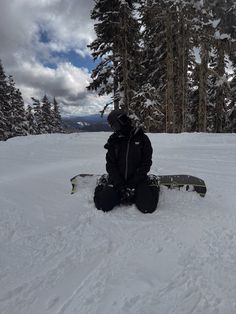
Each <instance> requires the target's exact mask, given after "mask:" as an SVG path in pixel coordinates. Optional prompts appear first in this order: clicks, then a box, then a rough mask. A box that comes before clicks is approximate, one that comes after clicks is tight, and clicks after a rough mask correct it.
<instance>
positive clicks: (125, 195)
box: [120, 187, 135, 205]
mask: <svg viewBox="0 0 236 314" xmlns="http://www.w3.org/2000/svg"><path fill="white" fill-rule="evenodd" d="M134 195H135V189H134V188H129V187H123V188H122V189H121V190H120V200H121V204H127V205H131V204H133V202H134Z"/></svg>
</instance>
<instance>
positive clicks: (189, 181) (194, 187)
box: [70, 173, 207, 197]
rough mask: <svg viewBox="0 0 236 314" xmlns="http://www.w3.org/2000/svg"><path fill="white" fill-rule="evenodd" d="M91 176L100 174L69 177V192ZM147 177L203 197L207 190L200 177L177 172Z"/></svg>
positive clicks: (155, 182) (75, 190) (172, 187)
mask: <svg viewBox="0 0 236 314" xmlns="http://www.w3.org/2000/svg"><path fill="white" fill-rule="evenodd" d="M91 177H96V178H97V179H99V178H100V177H101V175H98V174H89V173H80V174H78V175H76V176H74V177H73V178H71V179H70V181H71V184H72V191H71V194H74V193H76V192H77V191H78V189H79V185H80V183H81V184H86V182H88V181H89V179H91ZM148 177H149V181H150V184H152V185H158V186H166V187H168V188H169V189H180V188H185V190H186V191H195V192H197V193H198V194H199V195H200V196H202V197H204V196H205V195H206V192H207V188H206V184H205V182H204V181H203V180H202V179H200V178H198V177H194V176H191V175H186V174H177V175H160V176H157V175H153V174H150V175H149V176H148Z"/></svg>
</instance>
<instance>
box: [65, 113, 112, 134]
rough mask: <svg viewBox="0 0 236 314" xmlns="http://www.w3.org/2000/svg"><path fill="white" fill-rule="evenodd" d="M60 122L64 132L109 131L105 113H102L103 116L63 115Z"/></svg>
mask: <svg viewBox="0 0 236 314" xmlns="http://www.w3.org/2000/svg"><path fill="white" fill-rule="evenodd" d="M62 123H63V127H64V129H65V131H66V132H79V131H84V132H99V131H111V129H110V127H109V125H108V123H107V115H104V116H103V117H101V115H100V114H92V115H87V116H71V117H63V118H62Z"/></svg>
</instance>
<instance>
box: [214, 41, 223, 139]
mask: <svg viewBox="0 0 236 314" xmlns="http://www.w3.org/2000/svg"><path fill="white" fill-rule="evenodd" d="M223 45H224V44H223V43H222V41H221V42H219V43H218V45H217V57H218V58H217V63H218V66H217V72H218V75H219V78H218V80H221V79H222V78H223V76H224V73H225V64H224V59H225V53H224V46H223ZM224 105H225V98H224V84H223V81H221V82H219V85H218V88H217V97H216V121H215V132H217V133H220V132H222V129H223V121H222V118H223V110H224Z"/></svg>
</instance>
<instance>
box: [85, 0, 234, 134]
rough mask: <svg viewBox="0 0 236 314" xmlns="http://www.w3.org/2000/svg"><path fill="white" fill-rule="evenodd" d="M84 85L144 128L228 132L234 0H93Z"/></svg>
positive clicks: (230, 123) (231, 124)
mask: <svg viewBox="0 0 236 314" xmlns="http://www.w3.org/2000/svg"><path fill="white" fill-rule="evenodd" d="M91 18H92V19H93V20H95V21H96V23H95V32H96V39H95V40H94V41H93V42H92V43H91V44H90V45H89V47H90V49H91V51H92V54H93V57H94V60H97V61H99V63H98V65H97V67H96V68H95V69H94V70H93V72H92V82H91V84H90V85H89V87H88V89H89V90H97V91H98V93H99V94H100V95H104V94H110V95H112V98H113V104H114V107H115V108H122V109H124V110H125V111H126V112H128V113H129V115H130V116H131V117H132V118H133V119H134V120H135V121H136V122H137V123H139V124H141V125H143V126H144V128H145V129H146V130H147V131H159V132H184V131H187V132H196V131H197V132H236V28H235V25H236V4H235V1H234V0H227V1H226V0H214V1H213V0H195V1H192V0H188V1H187V0H185V1H184V0H181V1H180V0H179V1H178V0H138V1H137V0H136V1H133V0H97V1H96V2H95V6H94V9H93V11H92V13H91Z"/></svg>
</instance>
